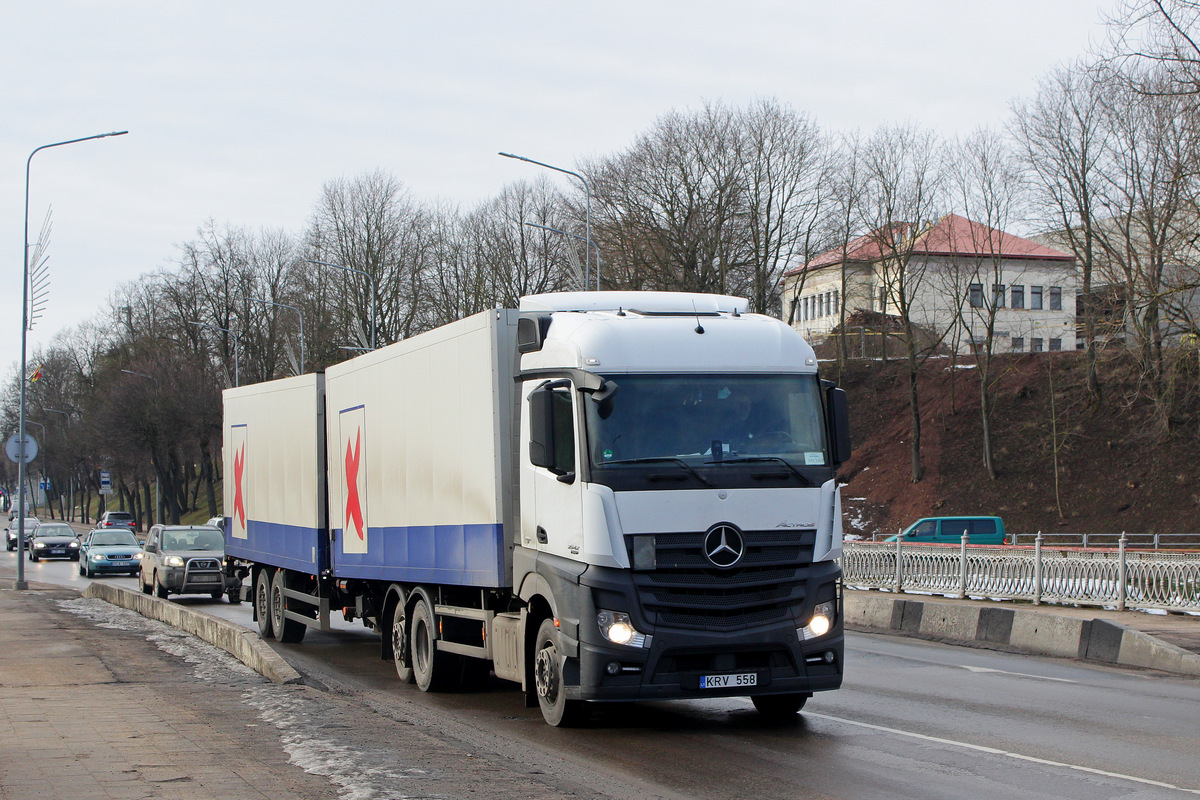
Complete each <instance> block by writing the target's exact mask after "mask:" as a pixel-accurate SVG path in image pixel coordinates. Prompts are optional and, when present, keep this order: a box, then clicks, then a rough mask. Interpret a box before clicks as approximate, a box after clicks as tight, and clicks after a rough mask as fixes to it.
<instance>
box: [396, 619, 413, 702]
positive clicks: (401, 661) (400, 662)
mask: <svg viewBox="0 0 1200 800" xmlns="http://www.w3.org/2000/svg"><path fill="white" fill-rule="evenodd" d="M392 660H393V663H394V664H395V665H396V676H397V677H399V678H400V681H401V683H412V682H413V668H412V651H411V650H410V649H409V642H408V620H407V619H406V618H405V614H404V603H403V602H398V603H396V608H395V609H394V610H393V611H392Z"/></svg>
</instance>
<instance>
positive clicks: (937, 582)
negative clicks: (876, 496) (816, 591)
mask: <svg viewBox="0 0 1200 800" xmlns="http://www.w3.org/2000/svg"><path fill="white" fill-rule="evenodd" d="M1127 544H1128V543H1127V542H1126V541H1125V540H1119V541H1118V546H1117V548H1116V549H1096V548H1092V549H1088V550H1083V549H1080V548H1072V547H1060V546H1048V545H1045V543H1044V542H1043V541H1042V540H1041V539H1040V538H1039V539H1038V540H1035V542H1034V545H1033V546H1032V547H1028V546H1012V545H1006V546H990V545H971V544H970V543H969V541H967V537H963V542H962V544H961V545H941V544H904V543H903V542H899V541H898V542H887V543H884V542H846V543H844V544H843V550H842V573H843V576H844V577H843V579H844V580H845V583H846V585H847V586H849V587H853V588H862V589H890V590H892V591H895V592H928V593H933V594H942V595H948V596H951V597H959V598H964V597H986V598H997V599H1008V600H1027V601H1029V602H1032V603H1034V604H1039V603H1064V604H1074V605H1087V606H1111V607H1115V608H1117V609H1118V610H1124V609H1127V608H1129V609H1133V608H1137V609H1162V610H1167V611H1200V553H1162V552H1157V553H1156V552H1145V551H1132V552H1131V550H1130V548H1128V547H1127Z"/></svg>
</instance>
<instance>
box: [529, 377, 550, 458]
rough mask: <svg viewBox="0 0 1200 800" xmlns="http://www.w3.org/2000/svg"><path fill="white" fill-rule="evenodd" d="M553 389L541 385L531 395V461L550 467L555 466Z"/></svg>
mask: <svg viewBox="0 0 1200 800" xmlns="http://www.w3.org/2000/svg"><path fill="white" fill-rule="evenodd" d="M550 399H551V390H550V389H549V388H547V387H546V386H539V387H538V388H536V389H534V390H533V392H532V393H531V394H530V395H529V463H531V464H533V465H534V466H535V467H543V468H545V469H550V468H551V467H553V466H554V413H553V409H552V407H551V405H550Z"/></svg>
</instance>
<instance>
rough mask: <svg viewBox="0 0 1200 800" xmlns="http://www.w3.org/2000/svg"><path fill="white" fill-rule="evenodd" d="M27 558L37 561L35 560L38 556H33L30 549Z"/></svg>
mask: <svg viewBox="0 0 1200 800" xmlns="http://www.w3.org/2000/svg"><path fill="white" fill-rule="evenodd" d="M29 560H30V561H37V560H38V557H37V556H35V555H34V554H33V551H32V550H30V551H29Z"/></svg>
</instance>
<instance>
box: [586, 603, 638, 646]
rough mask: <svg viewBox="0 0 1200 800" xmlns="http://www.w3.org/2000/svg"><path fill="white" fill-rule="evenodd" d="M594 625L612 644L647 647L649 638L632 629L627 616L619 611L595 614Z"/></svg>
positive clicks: (603, 611) (602, 610) (601, 611)
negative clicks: (597, 626)
mask: <svg viewBox="0 0 1200 800" xmlns="http://www.w3.org/2000/svg"><path fill="white" fill-rule="evenodd" d="M596 624H597V625H599V626H600V633H602V634H603V635H604V638H605V639H608V640H609V641H610V642H612V643H613V644H623V645H628V646H629V647H649V646H650V639H651V637H649V636H647V635H646V634H644V633H640V632H639V631H638V630H637V629H636V628H634V627H633V623H632V622H631V621H630V620H629V615H628V614H626V613H624V612H621V611H605V610H604V609H601V610H600V611H599V612H597V614H596Z"/></svg>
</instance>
